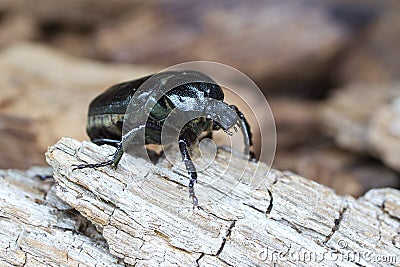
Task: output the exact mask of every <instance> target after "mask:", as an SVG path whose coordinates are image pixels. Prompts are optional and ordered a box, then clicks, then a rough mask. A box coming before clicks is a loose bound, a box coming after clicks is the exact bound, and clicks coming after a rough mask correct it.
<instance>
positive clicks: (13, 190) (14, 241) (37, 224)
mask: <svg viewBox="0 0 400 267" xmlns="http://www.w3.org/2000/svg"><path fill="white" fill-rule="evenodd" d="M46 173H47V174H48V173H50V174H51V170H49V168H47V169H44V168H36V169H31V170H29V171H26V172H25V171H18V170H8V171H3V170H0V266H124V263H123V262H122V261H120V260H119V259H118V258H117V257H115V256H113V255H111V254H110V253H109V252H108V250H107V243H106V242H105V240H104V238H103V237H102V236H101V234H100V233H99V232H97V231H96V229H95V227H94V226H93V225H92V224H91V223H90V222H89V221H88V220H87V219H85V218H84V217H82V216H81V215H80V214H79V213H78V212H76V211H75V210H74V209H72V208H71V207H70V206H69V205H68V204H66V203H65V202H64V201H62V200H61V199H60V198H58V197H57V196H56V195H55V187H54V180H53V179H51V178H50V179H46V180H41V179H40V178H37V177H35V175H43V174H46Z"/></svg>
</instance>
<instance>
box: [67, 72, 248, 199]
mask: <svg viewBox="0 0 400 267" xmlns="http://www.w3.org/2000/svg"><path fill="white" fill-rule="evenodd" d="M152 76H153V75H149V76H146V77H143V78H140V79H137V80H133V81H128V82H123V83H119V84H116V85H114V86H112V87H110V88H109V89H107V90H106V91H105V92H104V93H102V94H100V95H99V96H98V97H96V98H95V99H94V100H93V101H92V102H91V103H90V105H89V113H88V121H87V128H86V130H87V134H88V135H89V137H90V139H91V141H92V142H94V143H95V144H98V145H102V144H111V145H113V146H115V147H116V151H115V153H114V154H113V155H112V158H111V159H110V160H107V161H104V162H101V163H95V164H80V165H74V166H75V168H74V170H76V169H83V168H97V167H103V166H107V165H112V166H113V167H117V165H118V163H119V161H120V159H121V157H122V155H123V153H124V147H126V145H127V144H129V142H131V141H132V138H131V135H132V134H131V133H130V132H128V133H126V134H123V133H122V128H123V124H124V120H125V119H126V118H127V114H126V111H127V108H128V105H129V104H130V102H131V100H132V98H133V97H134V95H135V93H136V92H137V90H138V88H139V87H140V86H141V85H142V84H143V83H145V82H146V81H147V80H148V79H149V78H150V77H152ZM155 77H156V80H155V83H154V82H153V85H151V86H150V89H149V91H151V90H157V89H159V88H161V87H162V86H164V87H167V86H168V83H171V84H174V83H175V84H176V81H177V80H187V81H189V82H187V83H179V85H178V86H176V87H172V89H171V90H169V91H168V92H166V93H165V94H163V95H162V96H161V98H159V99H158V101H157V102H156V104H155V105H154V106H153V108H152V110H151V112H150V114H149V116H148V118H147V121H145V122H143V128H145V139H144V140H145V144H161V132H162V128H163V123H164V121H165V119H166V118H167V117H168V115H169V114H170V113H171V111H172V110H173V109H175V108H178V109H183V110H187V111H190V110H191V109H192V108H193V106H191V105H193V100H196V101H195V102H196V103H197V104H196V105H197V108H198V106H199V105H200V106H201V107H200V108H201V109H203V110H204V112H203V115H204V116H200V117H198V118H195V119H193V120H191V121H189V122H188V123H186V124H185V125H184V126H183V127H182V129H181V130H180V133H179V137H178V144H179V149H180V152H181V155H182V160H183V161H184V163H185V166H186V170H187V172H188V174H189V175H190V181H189V195H190V197H191V198H192V201H193V205H194V206H197V205H198V200H197V197H196V195H195V193H194V189H193V186H194V183H195V182H196V180H197V172H196V168H195V166H194V164H193V162H192V160H191V158H190V155H189V151H188V147H190V146H191V145H193V144H194V143H196V141H197V140H198V139H199V137H200V136H201V135H202V134H203V133H204V132H205V133H206V135H205V136H204V137H208V138H212V131H215V130H220V129H222V130H224V131H225V132H227V133H228V134H230V132H229V131H228V129H230V128H232V127H234V128H235V129H236V127H235V125H238V126H239V128H240V129H241V131H242V133H243V136H244V144H245V154H246V155H249V159H253V158H254V157H253V153H252V152H251V151H250V147H251V146H252V145H253V143H252V134H251V131H250V126H249V123H248V122H247V120H246V118H245V117H244V115H243V114H242V112H240V110H239V109H238V108H237V107H236V106H234V105H228V104H226V103H225V102H223V100H224V93H223V91H222V89H221V87H220V86H219V85H217V84H216V83H215V82H214V81H213V80H212V79H211V78H210V77H209V76H207V75H205V74H203V73H201V72H198V71H168V72H164V73H161V74H157V76H155ZM152 79H153V80H154V77H153V78H152ZM197 81H200V82H197ZM170 86H171V85H170ZM167 88H168V87H167ZM169 88H171V87H169ZM199 99H200V100H203V99H211V100H214V102H216V104H213V105H211V104H208V103H211V102H209V101H203V102H202V101H198V100H199ZM198 103H201V104H198ZM202 103H204V104H202ZM206 105H211V106H206Z"/></svg>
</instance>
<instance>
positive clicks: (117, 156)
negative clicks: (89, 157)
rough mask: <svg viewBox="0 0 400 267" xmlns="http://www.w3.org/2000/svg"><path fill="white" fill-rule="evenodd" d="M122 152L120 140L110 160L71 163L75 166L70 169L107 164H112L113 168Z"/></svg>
mask: <svg viewBox="0 0 400 267" xmlns="http://www.w3.org/2000/svg"><path fill="white" fill-rule="evenodd" d="M123 153H124V151H123V149H122V141H120V142H119V143H118V146H117V149H116V151H115V152H114V154H113V155H112V156H113V157H112V158H111V159H110V160H106V161H103V162H100V163H93V164H73V165H72V166H74V167H75V168H73V169H72V170H73V171H74V170H78V169H85V168H100V167H105V166H108V165H112V166H113V167H114V168H116V167H117V165H118V163H119V161H120V160H121V157H122V154H123Z"/></svg>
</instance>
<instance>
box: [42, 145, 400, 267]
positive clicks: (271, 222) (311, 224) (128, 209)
mask: <svg viewBox="0 0 400 267" xmlns="http://www.w3.org/2000/svg"><path fill="white" fill-rule="evenodd" d="M112 151H113V148H111V147H109V146H102V147H98V146H96V145H94V144H92V143H89V142H84V143H80V142H78V141H76V140H73V139H68V138H63V139H62V140H60V141H59V142H58V143H57V144H55V145H54V146H52V147H50V148H49V150H48V152H47V154H46V156H47V161H48V163H49V164H50V165H51V166H52V167H53V169H54V178H55V180H56V181H57V186H56V189H57V190H56V193H57V195H58V196H59V197H60V198H62V199H63V200H65V201H66V202H67V203H68V204H69V205H71V206H72V207H74V208H75V209H76V210H78V211H79V212H80V213H81V214H82V215H83V216H85V217H86V218H88V219H89V220H90V221H91V222H93V223H94V224H95V225H96V227H97V228H98V229H99V230H100V231H101V232H102V234H103V236H104V238H105V240H106V241H107V243H108V246H109V249H110V252H111V254H113V255H116V256H117V257H119V258H122V259H123V260H124V262H125V263H128V264H135V265H137V266H158V265H163V266H171V265H179V266H188V265H199V266H255V265H256V266H260V265H261V266H262V265H267V266H271V265H274V264H278V265H279V266H309V265H320V266H357V265H358V266H360V265H361V266H388V265H394V266H399V262H400V214H399V210H400V192H399V191H397V190H394V189H376V190H372V191H370V192H368V193H367V194H366V195H365V196H364V197H362V198H360V199H357V200H356V199H354V198H352V197H349V196H339V195H337V194H335V192H334V191H333V190H331V189H329V188H327V187H324V186H322V185H319V184H317V183H315V182H312V181H309V180H307V179H304V178H302V177H299V176H297V175H295V174H293V173H289V172H279V171H276V170H271V171H268V168H267V166H265V165H264V164H260V165H259V166H258V170H257V177H256V178H258V179H259V180H263V182H262V183H261V185H260V186H259V187H258V188H254V187H253V186H251V183H249V181H247V180H246V179H242V180H240V181H239V178H240V177H244V178H248V177H249V175H250V174H251V172H252V171H254V170H255V168H256V167H257V164H255V163H248V162H247V161H246V160H245V159H242V158H241V157H240V156H238V155H235V153H232V154H231V153H229V152H227V151H224V150H219V151H218V154H217V157H216V159H215V160H214V162H213V163H212V164H211V165H210V166H209V167H208V168H207V169H205V170H204V171H202V172H200V173H199V180H198V183H197V184H196V187H195V189H196V193H197V195H198V198H199V202H200V208H199V209H198V210H193V209H192V207H191V204H190V199H189V198H188V192H187V183H188V179H187V177H185V176H187V175H186V174H185V172H184V171H182V170H180V169H178V168H179V164H178V163H175V160H176V159H179V154H176V156H175V159H174V157H172V159H171V158H170V160H172V162H174V164H173V165H172V164H170V163H169V162H168V161H167V160H165V159H163V160H161V161H160V162H159V163H158V164H157V165H156V166H154V165H152V164H151V163H148V162H145V161H144V160H143V159H138V158H134V157H132V156H130V155H126V156H125V157H124V158H123V160H122V161H121V164H120V165H119V166H118V168H117V169H116V170H115V169H112V168H109V167H105V168H99V169H82V170H75V171H72V169H73V167H72V166H71V165H72V164H80V163H82V162H88V163H94V162H99V161H103V160H104V159H105V158H106V157H107V155H109V154H111V153H112ZM227 162H230V164H229V168H228V169H224V168H225V167H226V166H227ZM198 164H199V165H201V162H200V163H198ZM246 164H247V167H246V168H245V170H242V169H243V166H245V165H246ZM219 173H224V175H223V176H221V177H218V174H219ZM242 173H243V174H244V175H241V174H242ZM206 181H213V182H212V183H207V182H206ZM228 188H229V189H230V190H229V191H230V192H229V193H228V194H225V193H224V192H226V191H227V190H226V189H228ZM211 198H214V199H215V200H214V201H212V202H209V203H207V200H209V199H211ZM384 257H385V258H384Z"/></svg>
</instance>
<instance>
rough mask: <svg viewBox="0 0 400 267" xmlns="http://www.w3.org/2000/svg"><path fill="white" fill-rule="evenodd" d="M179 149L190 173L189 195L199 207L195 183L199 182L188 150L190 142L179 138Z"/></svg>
mask: <svg viewBox="0 0 400 267" xmlns="http://www.w3.org/2000/svg"><path fill="white" fill-rule="evenodd" d="M178 144H179V150H180V151H181V155H182V161H183V162H184V163H185V167H186V170H187V172H188V173H189V175H190V180H189V196H190V197H191V198H192V202H193V208H195V207H198V204H199V201H198V200H197V197H196V194H195V193H194V184H195V183H196V182H197V171H196V167H195V166H194V164H193V161H192V159H191V158H190V155H189V151H188V144H187V143H186V141H185V140H182V139H181V140H179V141H178Z"/></svg>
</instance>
